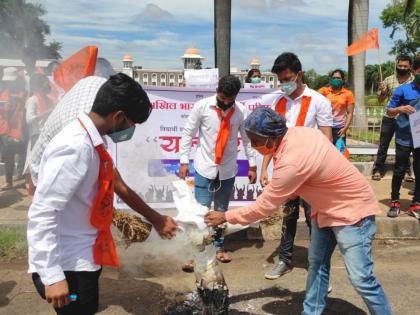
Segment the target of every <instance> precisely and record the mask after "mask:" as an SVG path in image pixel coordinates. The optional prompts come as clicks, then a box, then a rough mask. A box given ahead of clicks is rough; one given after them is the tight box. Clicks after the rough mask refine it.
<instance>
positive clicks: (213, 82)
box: [184, 68, 219, 89]
mask: <svg viewBox="0 0 420 315" xmlns="http://www.w3.org/2000/svg"><path fill="white" fill-rule="evenodd" d="M184 77H185V85H186V87H191V88H200V89H203V88H212V89H215V88H216V87H217V83H218V82H219V69H217V68H213V69H200V70H195V69H189V70H184Z"/></svg>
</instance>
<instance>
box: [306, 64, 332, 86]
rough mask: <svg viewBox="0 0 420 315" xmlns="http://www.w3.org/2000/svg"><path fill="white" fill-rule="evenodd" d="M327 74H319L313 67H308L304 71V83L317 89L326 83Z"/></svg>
mask: <svg viewBox="0 0 420 315" xmlns="http://www.w3.org/2000/svg"><path fill="white" fill-rule="evenodd" d="M329 79H330V78H329V76H328V74H326V75H320V74H318V73H317V72H316V71H315V70H314V69H309V70H308V71H305V83H306V84H307V85H308V86H309V87H310V88H311V89H314V90H319V89H320V88H321V87H323V86H326V85H328V83H329Z"/></svg>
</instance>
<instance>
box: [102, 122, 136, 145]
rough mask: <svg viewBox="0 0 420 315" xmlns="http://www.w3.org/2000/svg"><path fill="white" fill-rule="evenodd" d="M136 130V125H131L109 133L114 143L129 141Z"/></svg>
mask: <svg viewBox="0 0 420 315" xmlns="http://www.w3.org/2000/svg"><path fill="white" fill-rule="evenodd" d="M134 130H136V125H132V126H131V127H129V128H127V129H124V130H120V131H114V132H112V133H110V134H108V137H110V138H111V140H112V141H113V142H114V143H118V142H123V141H127V140H130V139H131V138H132V137H133V134H134Z"/></svg>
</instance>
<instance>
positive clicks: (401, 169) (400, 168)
mask: <svg viewBox="0 0 420 315" xmlns="http://www.w3.org/2000/svg"><path fill="white" fill-rule="evenodd" d="M411 152H413V168H414V176H415V177H416V178H420V177H417V176H420V148H418V149H413V148H411V147H405V146H402V145H399V144H396V146H395V166H394V174H393V175H392V192H391V199H392V200H399V199H400V188H401V184H402V181H403V179H404V175H405V172H406V170H407V165H408V163H409V161H410V154H411ZM413 201H414V202H420V185H417V181H416V183H415V188H414V198H413Z"/></svg>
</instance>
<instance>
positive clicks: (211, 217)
mask: <svg viewBox="0 0 420 315" xmlns="http://www.w3.org/2000/svg"><path fill="white" fill-rule="evenodd" d="M225 222H226V216H225V213H224V212H220V211H209V212H207V214H206V215H205V217H204V223H206V224H207V225H208V226H210V227H216V226H218V225H220V224H223V223H225Z"/></svg>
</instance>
